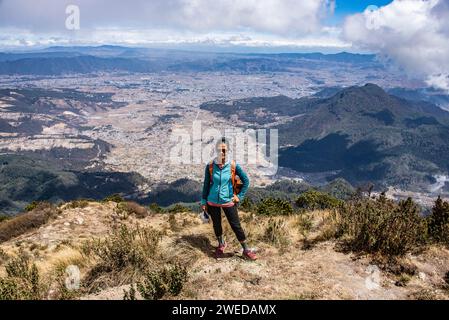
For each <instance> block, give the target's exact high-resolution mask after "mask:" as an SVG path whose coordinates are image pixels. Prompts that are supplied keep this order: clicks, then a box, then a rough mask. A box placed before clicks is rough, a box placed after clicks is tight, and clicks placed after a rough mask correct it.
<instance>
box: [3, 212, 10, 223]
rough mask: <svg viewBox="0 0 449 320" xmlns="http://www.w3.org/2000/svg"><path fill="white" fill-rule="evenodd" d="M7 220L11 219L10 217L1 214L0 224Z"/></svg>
mask: <svg viewBox="0 0 449 320" xmlns="http://www.w3.org/2000/svg"><path fill="white" fill-rule="evenodd" d="M8 219H11V217H10V216H6V215H3V214H0V223H2V222H3V221H6V220H8Z"/></svg>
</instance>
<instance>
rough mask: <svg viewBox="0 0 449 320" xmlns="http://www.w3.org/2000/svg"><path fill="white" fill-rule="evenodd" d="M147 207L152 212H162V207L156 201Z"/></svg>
mask: <svg viewBox="0 0 449 320" xmlns="http://www.w3.org/2000/svg"><path fill="white" fill-rule="evenodd" d="M149 209H150V211H151V212H152V213H162V212H164V209H162V208H161V207H160V206H159V205H158V204H157V203H152V204H150V205H149Z"/></svg>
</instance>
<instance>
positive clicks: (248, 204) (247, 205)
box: [239, 197, 256, 212]
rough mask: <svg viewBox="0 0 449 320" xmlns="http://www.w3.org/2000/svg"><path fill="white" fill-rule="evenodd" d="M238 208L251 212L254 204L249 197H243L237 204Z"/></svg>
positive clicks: (254, 207)
mask: <svg viewBox="0 0 449 320" xmlns="http://www.w3.org/2000/svg"><path fill="white" fill-rule="evenodd" d="M239 207H240V209H242V210H243V211H245V212H253V211H254V210H255V209H256V206H255V204H254V202H253V201H251V199H249V198H248V197H245V199H243V201H242V202H241V203H240V204H239Z"/></svg>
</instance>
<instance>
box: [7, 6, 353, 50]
mask: <svg viewBox="0 0 449 320" xmlns="http://www.w3.org/2000/svg"><path fill="white" fill-rule="evenodd" d="M69 4H75V5H78V6H79V8H80V17H81V21H80V27H81V28H80V30H76V31H72V30H67V29H66V28H65V19H66V17H67V16H66V13H65V8H66V6H67V5H69ZM334 9H335V0H308V1H297V0H214V1H211V0H151V1H146V0H130V1H126V2H125V1H121V0H120V1H119V0H95V1H92V0H58V1H53V0H40V1H36V2H34V3H31V2H30V1H29V0H3V1H2V0H0V34H3V39H1V38H0V46H2V47H8V46H9V47H14V46H15V45H17V43H27V45H28V46H30V45H37V46H45V45H46V44H55V41H54V40H55V39H56V41H60V43H61V44H67V43H72V44H104V43H114V44H132V45H139V44H141V45H146V44H176V43H182V44H209V45H220V46H226V45H228V46H248V47H257V46H258V47H268V46H271V47H275V46H290V47H305V48H310V47H315V48H334V49H337V48H342V49H348V43H347V42H344V41H342V40H341V39H339V37H338V34H339V32H340V30H337V29H336V28H327V27H323V25H322V20H323V19H325V17H326V15H327V14H328V13H330V14H333V11H334ZM11 30H13V31H12V32H11ZM6 38H7V39H6Z"/></svg>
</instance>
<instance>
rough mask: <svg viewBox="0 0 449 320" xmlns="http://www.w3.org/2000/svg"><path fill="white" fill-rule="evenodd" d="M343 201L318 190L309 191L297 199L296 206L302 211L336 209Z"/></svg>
mask: <svg viewBox="0 0 449 320" xmlns="http://www.w3.org/2000/svg"><path fill="white" fill-rule="evenodd" d="M342 203H343V202H342V201H341V200H338V199H337V198H335V197H333V196H331V195H329V194H327V193H324V192H320V191H317V190H313V189H311V190H308V191H306V192H304V193H303V194H301V195H300V196H299V197H298V199H296V205H297V206H298V207H299V208H301V209H306V210H317V209H321V210H324V209H334V208H338V207H339V206H340V205H342Z"/></svg>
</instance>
